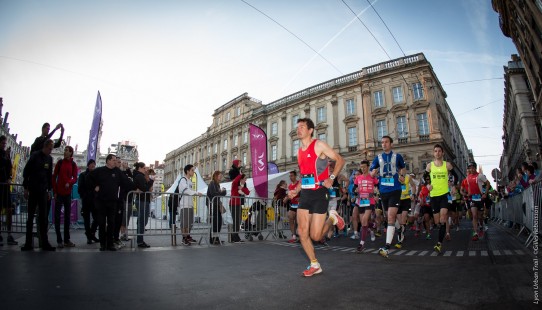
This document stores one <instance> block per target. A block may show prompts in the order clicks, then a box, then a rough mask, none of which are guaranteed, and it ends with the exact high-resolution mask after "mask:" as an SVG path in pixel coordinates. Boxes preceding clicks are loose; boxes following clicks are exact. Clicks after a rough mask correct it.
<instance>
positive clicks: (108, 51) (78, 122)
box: [0, 0, 517, 179]
mask: <svg viewBox="0 0 542 310" xmlns="http://www.w3.org/2000/svg"><path fill="white" fill-rule="evenodd" d="M371 4H372V7H371ZM352 11H353V12H355V14H356V15H357V17H356V15H354V13H353V12H352ZM375 11H376V12H375ZM377 13H378V14H377ZM379 16H380V17H381V18H382V20H383V21H384V22H385V24H384V23H383V22H382V20H381V19H380V18H379ZM358 18H359V19H358ZM360 20H361V21H360ZM362 22H363V23H362ZM388 28H389V30H390V31H391V34H390V31H388ZM416 53H424V54H425V56H426V58H427V60H428V61H429V62H430V63H431V65H432V67H433V69H434V71H435V73H436V75H437V77H438V79H439V80H440V82H441V83H442V84H443V87H444V90H445V91H446V93H447V95H448V97H447V99H446V100H447V102H448V104H449V106H450V107H451V109H452V112H453V113H454V115H455V118H456V120H457V122H458V123H459V126H460V128H461V129H462V133H463V136H464V138H465V140H466V142H467V146H468V147H469V148H471V149H472V150H473V152H474V155H475V160H476V161H477V163H478V164H479V165H482V166H483V169H484V172H486V174H488V175H489V173H490V171H491V169H493V168H495V167H497V166H498V164H499V159H500V154H501V153H502V141H501V136H502V118H503V115H502V114H503V105H504V97H503V96H504V79H503V74H504V71H503V66H505V65H507V62H508V61H509V60H510V55H511V54H517V51H516V49H515V46H514V45H513V43H512V41H511V39H510V38H507V37H505V36H504V35H503V34H502V32H501V30H500V28H499V22H498V14H497V13H496V12H494V11H493V9H492V7H491V1H490V0H477V1H473V0H457V1H449V0H409V1H403V0H371V2H369V1H368V0H363V1H362V0H356V1H354V0H344V1H343V0H298V1H290V0H274V1H264V0H244V1H243V0H239V1H238V0H208V1H200V0H192V1H185V0H179V1H176V0H170V1H166V0H153V1H150V0H148V1H143V0H130V1H128V0H124V1H123V0H117V1H107V0H95V1H60V0H48V1H41V0H36V1H31V0H19V1H15V0H0V97H3V100H4V108H3V113H5V112H9V114H10V115H9V119H8V122H9V123H10V127H11V133H17V134H18V140H19V141H22V143H23V145H30V144H31V143H32V142H33V140H34V139H35V138H36V137H37V136H38V135H39V134H40V131H41V125H42V124H43V123H44V122H49V123H51V124H52V126H55V125H56V124H57V123H62V124H64V127H65V128H66V133H65V135H66V136H71V143H70V144H71V145H72V146H76V145H78V150H79V151H83V150H85V149H86V145H87V144H88V137H89V130H90V126H91V122H92V114H93V110H94V105H95V102H96V95H97V93H98V91H100V93H101V97H102V102H103V116H102V117H103V121H104V125H103V135H102V139H101V149H102V153H103V152H106V151H107V147H108V146H109V145H110V144H116V143H117V142H119V141H126V140H128V141H133V142H135V143H136V144H137V145H138V150H139V157H140V160H141V161H144V162H146V163H154V161H155V160H158V161H163V160H164V158H165V156H166V154H167V153H168V152H170V151H172V150H174V149H175V148H177V147H179V146H181V145H183V144H185V143H187V142H189V141H191V140H193V139H195V138H197V137H198V136H199V135H201V134H203V133H204V132H205V131H206V130H207V128H208V127H209V126H210V125H211V124H212V114H213V112H214V110H215V109H217V108H219V107H220V106H222V105H223V104H225V103H226V102H228V101H229V100H231V99H233V98H235V97H237V96H239V95H241V94H243V93H245V92H246V93H248V95H249V96H251V97H253V98H256V99H259V100H261V101H262V102H263V104H267V103H270V102H273V101H275V100H277V99H280V98H282V97H284V96H287V95H289V94H291V93H295V92H297V91H300V90H302V89H304V88H307V87H310V86H313V85H316V84H319V83H321V82H324V81H327V80H330V79H333V78H336V77H339V76H341V75H345V74H349V73H352V72H355V71H358V70H360V69H362V68H364V67H368V66H372V65H374V64H377V63H380V62H384V61H387V60H390V59H395V58H400V57H403V56H404V55H412V54H416ZM55 137H57V135H55ZM490 179H491V178H490Z"/></svg>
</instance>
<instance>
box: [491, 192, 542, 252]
mask: <svg viewBox="0 0 542 310" xmlns="http://www.w3.org/2000/svg"><path fill="white" fill-rule="evenodd" d="M541 204H542V182H540V181H538V182H535V183H533V184H531V186H529V187H528V188H527V189H525V190H524V191H523V192H521V194H518V195H514V196H512V197H509V198H506V199H501V200H500V201H498V202H497V203H495V206H494V207H493V208H492V209H491V218H492V219H494V220H495V221H496V222H497V223H499V224H504V225H508V226H510V227H513V226H519V228H520V230H519V232H518V236H519V235H520V234H521V233H523V231H524V230H527V231H528V233H529V236H528V237H527V240H526V241H525V246H529V245H530V243H531V242H533V239H534V238H535V235H537V234H538V235H540V233H541V232H542V231H541V230H540V205H541Z"/></svg>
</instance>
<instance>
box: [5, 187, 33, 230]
mask: <svg viewBox="0 0 542 310" xmlns="http://www.w3.org/2000/svg"><path fill="white" fill-rule="evenodd" d="M0 212H1V217H0V218H1V221H0V224H1V225H0V232H13V233H25V232H26V220H27V219H28V201H27V199H26V198H24V189H23V186H22V185H21V184H7V183H0Z"/></svg>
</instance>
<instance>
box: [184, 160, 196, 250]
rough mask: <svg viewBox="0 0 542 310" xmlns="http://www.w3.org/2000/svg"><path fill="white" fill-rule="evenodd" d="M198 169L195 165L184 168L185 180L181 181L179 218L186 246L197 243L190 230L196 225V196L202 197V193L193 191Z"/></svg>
mask: <svg viewBox="0 0 542 310" xmlns="http://www.w3.org/2000/svg"><path fill="white" fill-rule="evenodd" d="M195 171H196V167H195V166H194V165H186V166H184V175H185V178H181V180H180V181H179V193H180V201H179V208H180V210H179V217H180V220H181V233H182V234H183V241H182V243H183V244H184V245H190V244H191V243H195V242H197V241H196V240H194V239H193V238H192V237H191V236H190V229H192V225H193V224H194V199H193V196H194V195H198V196H201V193H198V192H196V191H195V190H193V188H194V186H193V184H192V177H193V176H194V172H195Z"/></svg>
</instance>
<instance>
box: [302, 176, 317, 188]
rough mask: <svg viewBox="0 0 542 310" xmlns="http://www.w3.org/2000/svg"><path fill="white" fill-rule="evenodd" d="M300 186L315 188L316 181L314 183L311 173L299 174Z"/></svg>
mask: <svg viewBox="0 0 542 310" xmlns="http://www.w3.org/2000/svg"><path fill="white" fill-rule="evenodd" d="M301 188H304V189H313V188H316V183H314V175H313V174H304V175H302V176H301Z"/></svg>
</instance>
